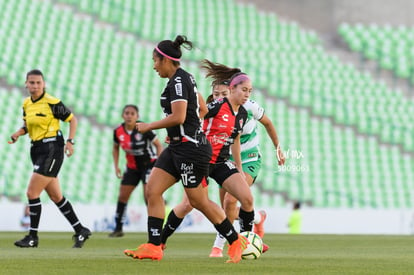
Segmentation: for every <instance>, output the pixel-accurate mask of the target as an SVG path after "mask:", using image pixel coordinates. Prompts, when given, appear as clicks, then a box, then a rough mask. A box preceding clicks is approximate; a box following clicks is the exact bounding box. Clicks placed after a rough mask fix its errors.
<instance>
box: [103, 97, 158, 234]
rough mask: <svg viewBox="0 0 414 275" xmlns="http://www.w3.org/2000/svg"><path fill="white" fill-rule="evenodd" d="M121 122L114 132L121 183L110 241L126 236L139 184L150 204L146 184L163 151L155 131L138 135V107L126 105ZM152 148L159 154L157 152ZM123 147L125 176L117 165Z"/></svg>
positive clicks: (114, 153) (114, 151)
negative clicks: (130, 202) (129, 211)
mask: <svg viewBox="0 0 414 275" xmlns="http://www.w3.org/2000/svg"><path fill="white" fill-rule="evenodd" d="M122 118H123V120H124V122H123V123H122V124H121V125H119V126H118V127H116V129H115V130H114V145H113V149H112V157H113V159H114V166H115V173H116V176H117V177H118V178H120V179H122V180H121V186H120V187H119V196H118V203H117V206H116V213H115V230H114V231H113V232H111V233H110V234H109V237H122V236H123V235H124V232H123V231H122V226H123V219H124V213H125V210H126V207H127V203H128V200H129V197H130V196H131V193H132V192H133V191H134V189H135V188H136V187H137V185H138V184H139V182H140V181H142V186H143V189H144V200H145V204H147V199H146V198H145V190H146V186H147V181H148V178H149V175H150V173H151V170H152V167H153V166H154V163H155V161H156V160H157V158H158V156H159V155H160V154H161V151H162V144H161V142H160V141H159V139H158V138H157V136H156V134H155V133H154V132H153V131H148V132H146V133H144V134H141V133H139V132H138V131H137V129H136V127H135V123H136V122H137V121H138V119H139V111H138V106H136V105H132V104H129V105H125V107H124V108H123V110H122ZM153 146H154V147H155V149H156V152H154V150H153ZM120 147H121V148H122V150H124V151H125V157H126V169H125V172H124V174H123V175H122V174H121V169H120V168H119V165H118V164H119V148H120Z"/></svg>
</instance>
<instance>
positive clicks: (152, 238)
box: [148, 216, 164, 245]
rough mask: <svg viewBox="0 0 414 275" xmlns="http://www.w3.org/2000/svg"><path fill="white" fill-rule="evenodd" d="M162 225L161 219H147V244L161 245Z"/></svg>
mask: <svg viewBox="0 0 414 275" xmlns="http://www.w3.org/2000/svg"><path fill="white" fill-rule="evenodd" d="M163 223H164V220H163V219H160V218H156V217H151V216H150V217H148V242H149V243H152V244H155V245H160V244H161V231H162V225H163Z"/></svg>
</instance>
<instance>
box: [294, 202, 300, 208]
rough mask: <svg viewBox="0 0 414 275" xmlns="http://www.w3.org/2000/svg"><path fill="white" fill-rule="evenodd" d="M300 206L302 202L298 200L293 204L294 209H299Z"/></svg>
mask: <svg viewBox="0 0 414 275" xmlns="http://www.w3.org/2000/svg"><path fill="white" fill-rule="evenodd" d="M299 208H300V202H299V201H297V202H295V203H294V204H293V209H299Z"/></svg>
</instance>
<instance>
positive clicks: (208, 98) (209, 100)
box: [206, 94, 214, 104]
mask: <svg viewBox="0 0 414 275" xmlns="http://www.w3.org/2000/svg"><path fill="white" fill-rule="evenodd" d="M213 100H214V99H213V94H210V95H209V96H208V97H207V99H206V103H207V104H209V103H211V102H213Z"/></svg>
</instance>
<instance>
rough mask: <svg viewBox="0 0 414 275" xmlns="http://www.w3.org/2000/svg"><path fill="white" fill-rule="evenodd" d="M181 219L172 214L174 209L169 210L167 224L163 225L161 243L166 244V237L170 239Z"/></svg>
mask: <svg viewBox="0 0 414 275" xmlns="http://www.w3.org/2000/svg"><path fill="white" fill-rule="evenodd" d="M182 221H183V219H181V218H179V217H177V216H176V215H175V213H174V209H173V210H171V212H170V214H169V215H168V218H167V222H166V223H165V225H164V228H163V229H162V233H161V243H164V244H165V243H167V239H168V237H170V236H171V235H172V234H173V233H174V232H175V230H176V229H177V228H178V227H179V226H180V224H181V222H182Z"/></svg>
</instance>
